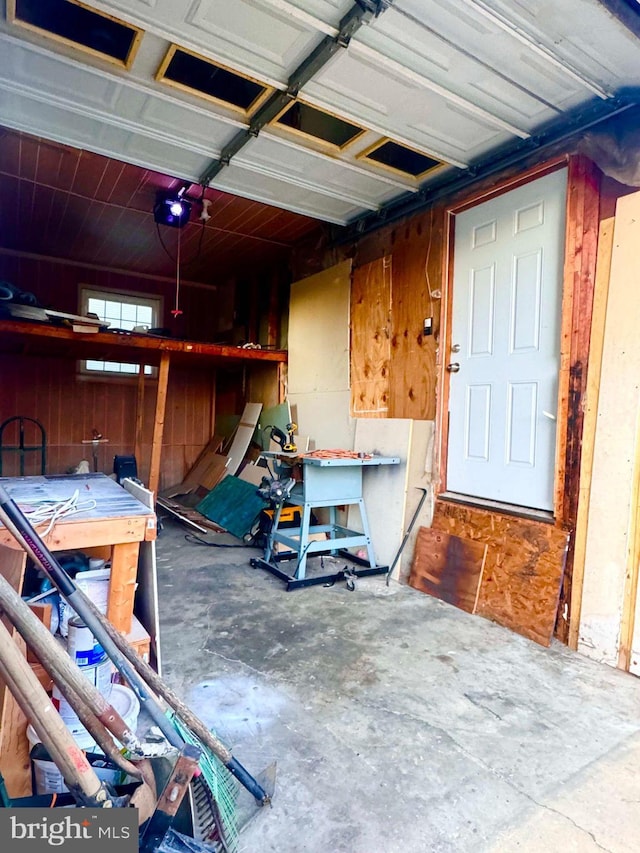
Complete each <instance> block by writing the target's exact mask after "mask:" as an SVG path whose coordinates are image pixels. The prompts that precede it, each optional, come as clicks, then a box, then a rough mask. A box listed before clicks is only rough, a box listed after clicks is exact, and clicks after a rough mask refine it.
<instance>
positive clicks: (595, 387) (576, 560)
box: [568, 216, 615, 650]
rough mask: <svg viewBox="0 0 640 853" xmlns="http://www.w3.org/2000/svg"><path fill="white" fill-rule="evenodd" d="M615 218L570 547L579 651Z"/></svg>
mask: <svg viewBox="0 0 640 853" xmlns="http://www.w3.org/2000/svg"><path fill="white" fill-rule="evenodd" d="M614 224H615V217H613V216H611V217H608V218H607V219H603V220H602V221H601V223H600V229H599V235H598V256H597V261H596V280H595V293H594V297H593V314H592V319H591V344H590V347H589V371H588V374H587V385H586V391H585V407H584V408H585V412H584V423H583V434H582V464H581V469H580V488H579V494H578V514H577V519H576V530H575V536H574V544H573V576H572V581H571V622H570V623H569V638H568V640H569V647H570V648H572V649H574V650H576V649H577V648H578V635H579V632H580V614H581V609H582V589H583V584H584V568H585V557H586V547H587V530H588V524H589V501H590V498H591V478H592V474H593V456H594V449H595V436H596V424H597V420H598V400H599V391H600V374H601V371H602V349H603V345H604V329H605V320H606V316H607V297H608V294H609V274H610V271H611V254H612V251H613V230H614Z"/></svg>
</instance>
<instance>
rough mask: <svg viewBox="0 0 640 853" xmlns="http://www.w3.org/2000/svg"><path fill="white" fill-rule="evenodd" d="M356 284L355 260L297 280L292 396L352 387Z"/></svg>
mask: <svg viewBox="0 0 640 853" xmlns="http://www.w3.org/2000/svg"><path fill="white" fill-rule="evenodd" d="M350 289H351V261H344V262H343V263H341V264H337V265H336V266H334V267H331V268H330V269H327V270H324V271H323V272H321V273H318V274H317V275H312V276H309V277H308V278H305V279H302V280H301V281H296V282H294V283H293V284H292V285H291V298H290V301H289V335H288V337H289V396H291V394H308V393H318V392H331V391H348V390H349V294H350ZM347 413H348V409H347ZM304 431H305V432H306V431H307V430H306V428H304ZM311 437H312V438H313V433H311Z"/></svg>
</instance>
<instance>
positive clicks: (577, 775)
mask: <svg viewBox="0 0 640 853" xmlns="http://www.w3.org/2000/svg"><path fill="white" fill-rule="evenodd" d="M186 532H187V531H186V528H184V527H182V526H179V525H176V524H174V523H173V522H170V521H169V522H167V523H166V524H165V527H164V529H163V531H162V533H161V535H160V538H159V540H158V574H159V577H158V582H159V594H160V625H161V636H162V653H163V660H164V676H165V679H166V680H167V682H168V683H169V684H171V685H172V686H173V687H174V688H176V689H177V690H178V691H179V692H180V693H181V695H183V696H184V697H185V698H186V699H187V701H188V702H189V704H190V705H191V707H192V708H193V709H194V711H196V713H197V714H198V715H199V716H200V717H201V718H202V719H203V720H205V722H207V723H208V724H209V725H210V726H211V727H213V728H214V729H215V730H216V731H217V733H218V735H219V736H220V737H221V738H222V739H223V740H224V741H225V742H226V743H227V744H228V745H229V746H230V747H231V748H232V749H233V752H234V755H235V756H236V757H237V758H238V759H239V760H240V761H241V762H242V763H243V764H244V765H245V766H246V767H247V769H249V771H250V772H251V773H253V774H254V775H256V774H258V773H259V772H260V771H261V770H262V769H263V768H264V767H265V766H266V765H268V764H269V763H270V762H272V761H277V764H278V776H277V787H276V792H275V797H274V800H273V806H272V808H270V809H265V810H263V811H261V812H260V813H259V814H258V816H257V817H256V818H255V819H254V820H253V821H252V822H251V823H250V824H249V825H248V826H247V827H246V828H245V829H244V830H243V832H242V833H241V850H242V851H246V853H271V851H273V853H303V851H307V853H336V851H345V853H374V851H375V853H431V852H432V851H433V853H484V852H485V851H486V853H496V851H507V853H510V851H526V853H555V851H562V853H574V852H575V853H590V851H596V850H599V851H601V850H606V851H609V853H623V852H624V853H631V851H634V853H635V852H636V851H638V850H640V806H639V803H640V773H638V768H639V767H640V680H639V679H637V678H634V677H633V676H630V675H625V674H623V673H621V672H618V671H616V670H613V669H611V668H609V667H607V666H605V665H600V664H597V663H595V662H593V661H591V660H589V659H587V658H585V657H582V656H580V655H578V654H576V653H573V652H570V651H569V650H568V649H566V648H565V647H564V646H562V645H560V644H557V643H554V645H553V646H552V647H551V648H550V649H545V648H542V647H540V646H538V645H536V644H534V643H532V642H530V641H529V640H526V639H524V638H523V637H519V636H518V635H516V634H513V633H511V632H510V631H508V630H506V629H504V628H501V627H499V626H498V625H494V624H493V623H491V622H488V621H486V620H485V619H482V618H480V617H477V616H470V615H468V614H466V613H464V612H462V611H460V610H457V609H455V608H454V607H451V606H449V605H446V604H443V603H441V602H439V601H437V600H435V599H432V598H429V597H428V596H426V595H423V594H421V593H419V592H416V591H415V590H413V589H411V588H409V587H406V586H400V585H398V584H396V583H393V582H392V583H391V585H390V587H386V586H385V583H384V578H382V577H373V578H368V579H361V580H359V581H358V582H357V585H356V589H355V591H354V592H349V591H348V590H347V589H346V587H345V585H344V584H340V585H336V586H334V587H332V588H329V589H325V588H323V587H312V588H309V589H303V590H296V591H293V592H286V591H285V590H284V585H283V584H282V583H281V582H280V581H279V580H278V579H277V578H275V577H273V576H272V575H270V574H268V573H267V572H264V571H262V570H259V569H258V570H256V569H252V568H251V567H250V566H249V559H250V558H251V557H252V556H260V553H259V552H258V551H256V550H255V549H248V548H247V549H245V548H234V549H222V548H205V547H202V546H198V545H193V544H189V543H188V542H187V541H185V533H186ZM207 539H210V540H212V541H217V542H228V543H235V544H238V540H236V539H234V538H233V537H230V536H227V535H223V536H218V537H216V536H215V535H214V534H209V535H208V537H207ZM313 562H314V563H315V564H316V565H317V558H316V559H315V560H314V561H313ZM343 564H344V561H340V562H338V563H334V564H333V566H335V569H336V570H337V569H339V568H341V566H342V565H343ZM326 570H327V567H326V566H325V571H326Z"/></svg>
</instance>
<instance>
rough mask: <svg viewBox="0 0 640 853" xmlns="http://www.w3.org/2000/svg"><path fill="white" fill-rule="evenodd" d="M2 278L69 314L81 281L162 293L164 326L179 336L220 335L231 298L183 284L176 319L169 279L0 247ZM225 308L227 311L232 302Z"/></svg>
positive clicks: (107, 287) (211, 338) (105, 287)
mask: <svg viewBox="0 0 640 853" xmlns="http://www.w3.org/2000/svg"><path fill="white" fill-rule="evenodd" d="M116 261H117V259H114V262H116ZM0 280H2V281H8V282H10V283H11V284H14V285H16V287H20V288H21V289H22V290H25V291H27V292H29V293H33V294H34V295H35V296H36V297H37V299H38V301H39V302H40V304H41V305H43V306H44V307H45V308H52V309H54V310H56V311H65V312H67V313H69V314H77V313H78V310H79V298H80V288H81V287H83V286H84V287H91V288H96V289H98V290H121V291H125V292H129V293H143V294H152V295H154V296H161V297H162V300H163V309H164V316H163V317H162V318H161V322H160V325H161V326H162V327H163V328H168V329H170V331H171V334H172V335H173V336H175V337H179V338H180V337H181V338H188V339H189V340H193V341H215V340H217V334H218V331H217V330H218V329H219V328H220V326H219V319H218V318H219V314H220V310H219V308H218V306H219V304H221V302H222V301H224V302H225V306H226V301H227V300H223V299H222V295H219V294H217V293H216V289H215V288H213V287H212V288H206V287H202V286H193V285H186V284H185V285H184V286H183V287H181V289H180V308H181V309H182V312H183V313H182V314H181V315H180V316H179V317H178V318H174V317H173V316H172V315H171V309H172V308H173V307H174V304H175V284H174V283H173V282H170V281H168V280H166V279H164V280H162V279H157V278H153V277H146V276H136V275H128V274H126V273H122V272H116V271H112V270H103V269H97V268H92V267H88V266H79V265H72V264H65V263H60V262H58V261H53V260H47V259H44V258H40V259H38V258H33V257H28V256H23V255H17V254H13V253H11V254H8V253H5V252H3V251H2V250H1V249H0ZM225 311H226V312H227V313H228V306H227V307H225Z"/></svg>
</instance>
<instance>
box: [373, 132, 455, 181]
mask: <svg viewBox="0 0 640 853" xmlns="http://www.w3.org/2000/svg"><path fill="white" fill-rule="evenodd" d="M361 157H362V159H363V160H371V161H372V162H374V163H377V164H378V165H380V166H386V167H387V168H388V169H393V171H394V172H401V173H402V174H403V175H411V177H412V178H421V177H422V176H423V175H426V173H427V172H430V171H431V170H432V169H435V168H437V167H438V166H442V163H441V162H440V160H435V159H434V158H433V157H429V156H428V155H427V154H421V153H420V152H419V151H415V150H414V149H413V148H408V147H407V146H406V145H400V143H399V142H394V141H393V140H391V139H383V140H382V141H381V142H377V143H376V144H375V145H374V146H373V148H369V149H368V150H367V151H364V152H363V154H362V155H361Z"/></svg>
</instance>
